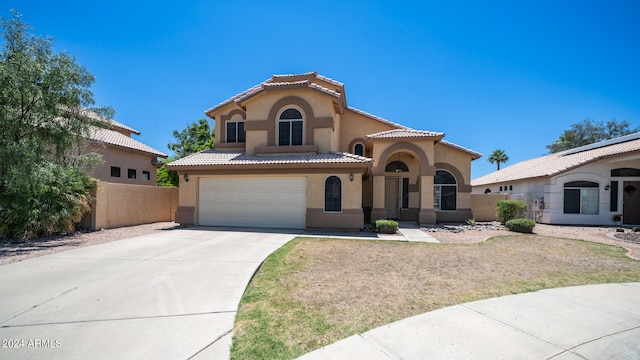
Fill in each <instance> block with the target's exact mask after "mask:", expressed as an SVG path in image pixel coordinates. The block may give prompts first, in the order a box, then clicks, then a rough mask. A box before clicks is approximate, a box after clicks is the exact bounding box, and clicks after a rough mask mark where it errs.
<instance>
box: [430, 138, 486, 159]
mask: <svg viewBox="0 0 640 360" xmlns="http://www.w3.org/2000/svg"><path fill="white" fill-rule="evenodd" d="M438 144H443V145H447V146H450V147H452V148H455V149H458V150H461V151H464V152H467V153H469V154H471V155H472V156H473V160H476V159H479V158H481V157H482V154H481V153H479V152H477V151H473V150H471V149H467V148H466V147H463V146H460V145H457V144H454V143H452V142H448V141H446V140H440V141H439V142H438Z"/></svg>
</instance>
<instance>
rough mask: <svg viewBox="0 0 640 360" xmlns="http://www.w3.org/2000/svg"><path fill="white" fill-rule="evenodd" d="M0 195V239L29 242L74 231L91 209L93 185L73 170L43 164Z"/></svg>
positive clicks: (88, 179) (89, 180)
mask: <svg viewBox="0 0 640 360" xmlns="http://www.w3.org/2000/svg"><path fill="white" fill-rule="evenodd" d="M13 185H14V186H12V187H11V188H10V189H8V190H7V191H6V193H4V194H2V196H0V239H3V238H4V239H15V240H21V241H25V240H30V239H34V238H38V237H43V236H51V235H53V234H57V233H69V232H73V231H74V230H75V223H76V221H78V219H79V218H80V217H82V215H84V214H86V213H87V212H89V211H90V210H91V202H92V200H93V195H92V194H93V192H94V191H95V182H93V181H92V180H91V179H90V178H89V177H88V176H86V175H84V174H82V173H81V172H80V171H79V170H78V169H76V168H73V167H67V168H65V167H62V166H60V165H57V164H53V163H44V164H40V165H38V166H37V167H36V169H35V170H34V172H33V173H32V178H31V179H30V181H21V182H20V183H19V184H13Z"/></svg>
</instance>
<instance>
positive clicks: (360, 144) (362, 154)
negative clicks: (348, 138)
mask: <svg viewBox="0 0 640 360" xmlns="http://www.w3.org/2000/svg"><path fill="white" fill-rule="evenodd" d="M358 148H359V149H358ZM358 150H360V151H358ZM353 153H354V154H355V155H359V156H364V144H363V143H356V144H355V145H353Z"/></svg>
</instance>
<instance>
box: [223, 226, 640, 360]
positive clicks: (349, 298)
mask: <svg viewBox="0 0 640 360" xmlns="http://www.w3.org/2000/svg"><path fill="white" fill-rule="evenodd" d="M625 253H626V251H625V250H624V249H622V248H619V247H615V246H610V245H604V244H599V243H592V242H586V241H579V240H569V239H559V238H551V237H544V236H539V235H509V236H499V237H495V238H492V239H490V240H488V241H486V242H483V243H479V244H416V243H396V242H381V241H363V240H355V241H354V240H335V239H301V238H299V239H296V240H294V241H292V242H290V243H288V244H287V245H285V246H284V247H282V248H280V249H279V250H277V251H276V252H274V253H273V254H271V255H270V256H269V257H268V258H267V260H266V261H265V263H264V264H263V266H262V267H261V268H260V269H259V271H258V272H257V273H256V276H255V277H254V279H253V280H252V281H251V283H250V284H249V286H248V288H247V291H246V293H245V295H244V296H243V298H242V301H241V303H240V307H239V310H238V314H237V317H236V324H235V327H234V338H233V345H232V348H231V358H232V359H293V358H296V357H298V356H301V355H303V354H305V353H307V352H309V351H312V350H314V349H317V348H320V347H322V346H324V345H327V344H330V343H333V342H335V341H337V340H340V339H342V338H346V337H348V336H350V335H353V334H357V333H361V332H364V331H366V330H369V329H371V328H375V327H377V326H381V325H383V324H387V323H390V322H392V321H395V320H398V319H402V318H406V317H409V316H412V315H417V314H421V313H424V312H427V311H432V310H436V309H439V308H443V307H446V306H451V305H455V304H460V303H465V302H469V301H475V300H481V299H487V298H491V297H497V296H503V295H510V294H518V293H524V292H530V291H537V290H541V289H548V288H555V287H565V286H576V285H585V284H598V283H616V282H635V281H640V261H636V260H633V259H630V258H628V257H626V256H625Z"/></svg>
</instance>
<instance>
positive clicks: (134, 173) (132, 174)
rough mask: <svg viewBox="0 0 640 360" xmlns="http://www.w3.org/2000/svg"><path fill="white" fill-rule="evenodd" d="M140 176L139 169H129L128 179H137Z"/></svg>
mask: <svg viewBox="0 0 640 360" xmlns="http://www.w3.org/2000/svg"><path fill="white" fill-rule="evenodd" d="M137 178H138V171H137V170H136V169H127V179H131V180H136V179H137Z"/></svg>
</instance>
